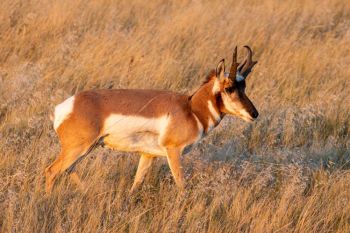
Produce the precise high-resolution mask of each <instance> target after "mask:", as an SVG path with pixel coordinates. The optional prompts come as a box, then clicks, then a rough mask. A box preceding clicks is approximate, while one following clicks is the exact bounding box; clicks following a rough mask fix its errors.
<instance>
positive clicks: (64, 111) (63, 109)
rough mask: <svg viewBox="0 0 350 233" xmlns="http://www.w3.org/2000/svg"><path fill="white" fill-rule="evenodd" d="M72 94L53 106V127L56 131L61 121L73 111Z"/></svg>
mask: <svg viewBox="0 0 350 233" xmlns="http://www.w3.org/2000/svg"><path fill="white" fill-rule="evenodd" d="M73 106H74V96H72V97H69V98H68V99H66V100H65V101H64V102H62V103H60V104H59V105H57V106H56V107H55V117H54V122H53V127H54V129H55V130H56V131H57V129H58V127H59V126H60V125H61V124H62V122H63V121H64V120H65V119H66V118H68V116H69V114H71V113H72V112H73Z"/></svg>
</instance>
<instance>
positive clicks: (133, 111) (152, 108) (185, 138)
mask: <svg viewBox="0 0 350 233" xmlns="http://www.w3.org/2000/svg"><path fill="white" fill-rule="evenodd" d="M224 71H225V65H224V61H221V62H220V63H219V65H218V68H217V70H216V72H213V71H212V72H211V73H210V74H209V75H208V77H207V79H206V81H205V82H204V83H203V84H202V85H201V86H200V87H199V88H198V90H197V91H196V92H195V93H194V94H193V95H191V96H189V95H185V94H179V93H175V92H171V91H163V90H140V89H139V90H127V89H120V90H90V91H84V92H81V93H78V94H77V95H75V96H74V105H73V108H72V111H71V112H69V114H68V115H67V117H66V118H65V119H64V120H63V121H62V123H60V124H59V125H58V127H57V128H56V131H57V134H58V137H59V139H60V143H61V152H60V154H59V156H58V157H57V159H56V160H55V161H54V162H53V163H52V164H51V165H50V166H49V167H48V168H47V169H46V191H47V192H51V189H52V185H53V183H54V181H55V178H56V177H57V175H59V174H60V173H62V172H64V171H66V170H69V171H72V170H73V168H74V165H75V164H76V162H77V161H79V159H80V158H82V157H83V156H84V155H86V154H87V153H89V152H90V151H91V150H92V149H93V148H94V147H95V146H96V145H97V144H98V143H99V142H100V141H101V140H103V143H104V145H107V146H108V147H110V148H114V149H118V150H123V151H135V152H139V153H141V158H140V162H139V166H138V169H137V172H136V176H135V180H134V184H133V186H132V188H131V190H132V191H134V190H135V189H136V188H137V187H138V186H139V185H140V183H141V182H142V180H143V177H144V175H145V174H146V172H147V170H148V169H149V167H150V166H151V164H152V161H153V157H156V156H161V155H163V153H164V155H165V156H166V157H167V159H168V163H169V166H170V169H171V172H172V174H173V176H174V179H175V182H176V184H177V185H178V187H179V188H180V189H183V188H184V178H183V172H182V167H181V162H180V156H181V154H182V152H183V150H184V148H185V147H186V146H189V145H191V144H193V143H195V142H196V141H198V140H199V139H201V138H202V137H203V134H205V133H208V132H209V131H210V130H211V129H212V128H214V127H215V126H216V125H217V124H218V123H219V122H220V120H221V119H222V117H223V116H224V115H225V114H227V113H229V114H235V115H238V116H240V112H241V111H243V110H244V112H248V113H249V114H250V115H251V116H250V117H249V118H250V119H253V118H255V116H254V115H256V114H255V113H257V111H256V109H255V107H254V106H253V105H252V103H251V102H250V100H249V99H248V97H247V96H246V95H245V93H244V88H245V87H244V88H243V87H242V86H241V85H242V84H238V83H235V81H234V80H232V79H230V78H227V77H226V76H225V75H224ZM244 85H245V83H244ZM228 88H230V89H235V90H236V92H232V93H227V91H226V90H227V89H228ZM225 98H226V99H225ZM227 99H229V101H231V102H232V103H231V104H232V105H234V106H238V110H237V112H235V110H232V109H228V108H227V106H226V105H227V104H228V100H227ZM225 101H226V103H225ZM230 108H232V107H230ZM248 113H246V114H248ZM115 116H117V117H119V118H121V119H126V120H125V122H122V123H121V124H128V123H129V122H130V124H133V121H132V119H134V118H132V117H136V119H140V120H139V121H141V120H142V121H144V122H146V123H149V122H152V123H153V124H158V125H159V124H161V123H157V122H158V120H157V119H163V118H164V119H166V121H161V122H166V123H163V124H164V125H160V126H162V127H161V128H162V130H159V129H158V128H159V127H160V126H159V127H158V126H157V125H156V126H157V127H156V129H153V128H149V129H144V128H142V127H140V129H139V131H130V132H128V133H129V134H131V135H126V137H127V138H128V137H130V138H131V139H130V141H125V142H123V143H124V144H123V143H122V142H120V135H119V134H120V132H117V131H113V130H112V131H111V132H110V129H108V127H109V126H108V125H106V122H107V121H108V119H110V117H115ZM256 116H257V115H256ZM130 117H131V118H130ZM245 117H246V116H245ZM119 118H118V119H119ZM130 119H131V120H130ZM128 121H129V122H128ZM154 122H156V123H154ZM115 123H118V122H115ZM135 123H137V122H136V121H135ZM114 126H115V124H114V122H113V124H112V128H113V127H114ZM120 126H121V127H122V125H120ZM163 126H164V127H165V128H164V129H163ZM115 127H116V129H117V130H118V129H119V128H120V127H118V125H117V126H115ZM130 127H132V125H131V126H130ZM116 132H117V134H116V135H114V134H115V133H116ZM122 133H124V132H122ZM124 134H127V133H126V132H125V133H124ZM118 135H119V136H118ZM135 135H136V136H135ZM138 135H143V136H144V137H143V138H142V137H141V139H139V138H138ZM123 137H124V136H123ZM146 138H148V140H151V142H152V143H154V142H155V140H156V142H157V143H156V145H151V147H152V146H153V147H152V148H153V151H157V153H156V154H154V153H153V152H152V153H150V152H149V150H150V149H149V148H148V149H147V148H146V147H141V148H138V147H133V146H132V145H131V144H133V143H139V142H138V140H142V139H146ZM134 140H136V141H135V142H133V141H134ZM137 145H138V144H137ZM140 145H141V146H142V145H143V144H142V143H141V144H140ZM135 148H138V149H135ZM162 151H163V152H162ZM72 179H73V180H74V181H75V183H78V184H79V185H80V181H79V180H78V178H77V175H76V174H75V173H73V174H72Z"/></svg>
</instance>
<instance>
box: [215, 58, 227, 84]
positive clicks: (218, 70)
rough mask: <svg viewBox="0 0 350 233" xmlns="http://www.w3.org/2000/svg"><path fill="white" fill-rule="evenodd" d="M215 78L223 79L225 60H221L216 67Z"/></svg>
mask: <svg viewBox="0 0 350 233" xmlns="http://www.w3.org/2000/svg"><path fill="white" fill-rule="evenodd" d="M216 78H218V79H219V80H223V79H224V78H225V59H222V60H221V61H220V62H219V64H218V65H217V66H216Z"/></svg>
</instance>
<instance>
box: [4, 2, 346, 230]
mask: <svg viewBox="0 0 350 233" xmlns="http://www.w3.org/2000/svg"><path fill="white" fill-rule="evenodd" d="M0 22H1V23H0V231H1V232H220V233H221V232H257V233H264V232H276V233H277V232H317V233H319V232H350V111H349V110H350V95H349V94H350V2H349V1H346V0H319V1H316V0H314V1H313V0H285V1H277V0H276V1H275V0H266V1H260V0H245V1H243V0H236V1H228V0H221V1H216V0H214V1H200V0H199V1H186V0H179V1H173V2H172V1H163V0H155V1H143V0H136V1H130V0H120V1H110V0H103V1H100V0H94V1H83V0H76V1H69V0H60V1H48V0H46V1H44V0H28V1H24V0H2V1H1V7H0ZM236 44H237V45H239V46H241V47H242V46H243V45H245V44H248V45H250V46H251V47H252V48H253V50H254V51H255V58H256V59H257V60H258V61H259V63H258V65H256V67H255V69H254V71H253V72H252V74H251V75H250V77H249V78H248V80H247V85H248V86H247V93H248V96H249V97H250V98H251V99H252V101H253V102H254V104H255V105H256V107H257V108H258V110H259V112H260V117H259V119H258V121H256V122H255V123H252V124H248V123H245V122H243V121H242V120H239V119H237V118H233V117H226V118H225V119H224V120H223V121H222V122H221V124H220V125H219V126H218V127H217V128H216V129H215V130H214V131H213V132H212V133H211V134H210V135H208V136H207V137H206V138H204V139H203V140H202V141H201V142H200V143H199V144H198V145H197V146H196V147H195V148H194V150H193V151H192V152H191V153H189V154H187V155H185V156H183V162H184V168H185V172H186V177H187V180H188V189H187V192H185V193H179V192H178V190H177V188H176V186H175V184H174V181H173V179H172V177H171V174H170V171H169V168H168V165H167V163H166V160H165V159H164V158H159V159H157V161H156V163H155V165H154V166H153V167H152V170H151V171H150V173H149V174H148V175H147V177H146V180H145V182H144V185H143V186H142V188H141V189H140V190H139V191H138V192H137V193H136V194H134V195H132V196H130V195H129V193H128V190H129V189H130V187H131V185H132V180H133V177H134V174H135V171H136V167H137V161H138V157H139V156H138V155H137V154H128V153H121V152H114V151H109V150H108V149H102V148H99V149H97V150H95V151H94V152H93V153H91V154H90V155H89V156H88V157H87V158H85V159H84V160H83V161H82V162H81V163H80V164H79V165H78V166H77V172H78V174H79V175H80V176H81V177H82V180H83V182H84V183H85V186H86V189H84V190H79V189H77V188H76V187H75V186H74V184H72V183H71V182H70V181H69V179H68V178H67V176H62V177H61V178H60V179H59V180H58V182H57V183H56V186H55V188H54V190H53V193H52V195H51V196H47V195H45V192H44V184H45V180H44V177H43V172H44V169H45V167H46V166H47V165H48V164H49V163H51V162H52V161H53V160H54V158H55V157H56V156H57V154H58V152H59V144H58V139H57V136H56V134H55V132H54V130H53V126H52V122H51V121H50V120H49V113H50V112H51V111H52V110H53V107H54V106H55V105H56V104H58V103H60V102H62V101H63V100H64V99H65V98H67V97H69V96H71V95H73V94H75V93H77V92H79V91H81V90H87V89H93V88H154V89H171V90H174V91H178V92H183V93H190V92H192V91H193V90H195V88H196V87H198V86H199V85H200V84H201V82H202V81H203V79H204V78H205V76H206V74H207V73H208V72H209V71H210V70H211V69H213V68H215V67H216V64H217V63H218V61H219V60H220V59H222V58H226V59H228V60H230V58H231V53H232V49H233V48H234V46H235V45H236ZM242 51H243V49H240V52H241V53H240V57H242V56H243V52H242Z"/></svg>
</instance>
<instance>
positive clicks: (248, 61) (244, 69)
mask: <svg viewBox="0 0 350 233" xmlns="http://www.w3.org/2000/svg"><path fill="white" fill-rule="evenodd" d="M244 48H246V50H247V56H246V58H245V60H244V62H243V63H242V64H241V65H240V66H239V67H238V72H239V73H240V74H241V75H242V76H243V77H244V78H246V77H247V76H248V74H249V73H250V72H251V71H252V68H253V66H254V65H255V64H256V63H257V62H256V61H253V51H252V50H251V48H250V47H249V46H248V45H245V46H244Z"/></svg>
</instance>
